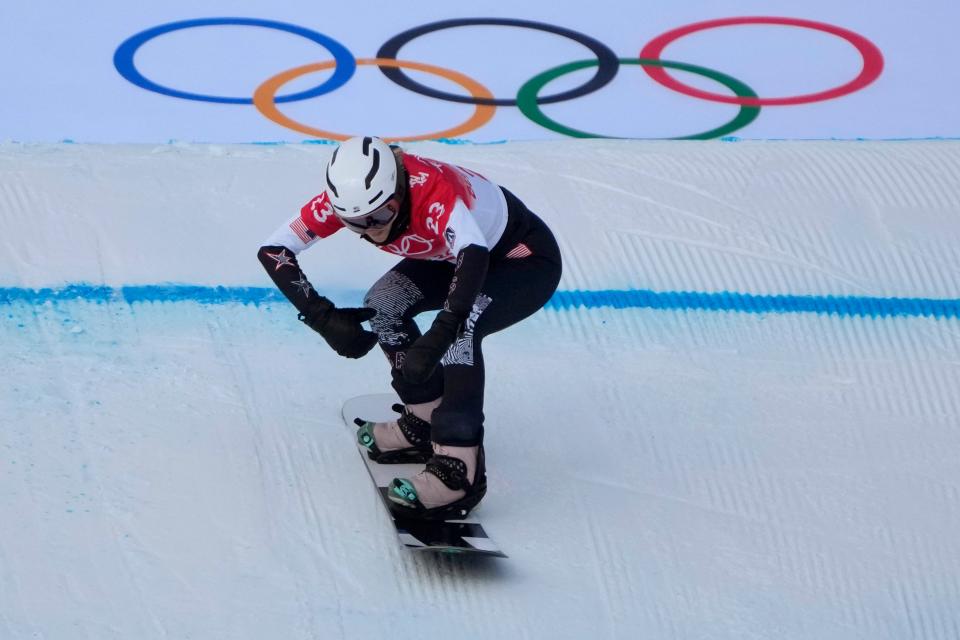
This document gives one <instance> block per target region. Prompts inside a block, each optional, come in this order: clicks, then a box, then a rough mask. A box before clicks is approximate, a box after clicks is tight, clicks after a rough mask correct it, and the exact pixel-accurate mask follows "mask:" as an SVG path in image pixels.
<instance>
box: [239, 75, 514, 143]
mask: <svg viewBox="0 0 960 640" xmlns="http://www.w3.org/2000/svg"><path fill="white" fill-rule="evenodd" d="M356 62H357V64H358V65H361V66H363V65H376V66H378V67H381V68H383V67H394V68H399V67H402V68H405V69H414V70H415V71H422V72H424V73H432V74H434V75H437V76H440V77H441V78H446V79H447V80H450V81H452V82H456V83H457V84H459V85H460V86H462V87H463V88H464V89H466V90H467V91H469V92H470V94H471V95H472V96H474V97H476V98H493V94H492V93H490V90H489V89H487V88H486V87H484V86H483V85H482V84H480V83H479V82H477V81H476V80H473V79H471V78H468V77H467V76H465V75H463V74H462V73H458V72H456V71H451V70H449V69H444V68H442V67H435V66H433V65H430V64H423V63H421V62H406V61H403V60H395V59H389V58H360V59H358V60H357V61H356ZM336 64H337V63H336V61H331V62H318V63H315V64H307V65H303V66H302V67H296V68H294V69H290V70H288V71H284V72H283V73H279V74H277V75H275V76H273V77H272V78H270V79H269V80H267V81H266V82H264V83H263V84H261V85H260V86H259V87H257V90H256V91H255V92H254V93H253V104H254V105H255V106H256V107H257V109H258V110H259V111H260V113H262V114H263V115H265V116H266V117H267V118H269V119H270V120H273V121H274V122H276V123H277V124H280V125H283V126H284V127H287V128H289V129H293V130H294V131H299V132H300V133H306V134H308V135H312V136H318V137H320V138H327V139H330V140H341V141H342V140H346V139H347V138H349V136H346V135H343V134H339V133H333V132H330V131H323V130H322V129H314V128H313V127H308V126H306V125H304V124H300V123H299V122H296V121H295V120H292V119H291V118H288V117H287V116H285V115H283V114H282V113H280V110H279V109H277V107H276V105H275V104H274V101H273V96H274V95H276V93H277V90H278V89H279V88H280V87H281V86H283V85H284V84H286V83H288V82H290V81H291V80H294V79H295V78H299V77H300V76H302V75H306V74H308V73H312V72H314V71H323V70H325V69H330V68H332V67H334V66H335V65H336ZM494 111H495V107H493V106H490V105H484V104H477V105H476V108H475V109H474V112H473V115H472V116H471V117H470V119H469V120H467V121H466V122H464V123H463V124H460V125H458V126H456V127H453V128H452V129H446V130H444V131H437V132H436V133H427V134H423V135H419V136H407V137H394V138H384V140H386V141H387V142H412V141H414V140H433V139H436V138H456V137H457V136H459V135H462V134H464V133H468V132H470V131H473V130H474V129H479V128H480V127H482V126H483V125H485V124H486V123H487V122H489V121H490V119H491V118H492V117H493V114H494Z"/></svg>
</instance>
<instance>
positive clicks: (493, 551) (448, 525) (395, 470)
mask: <svg viewBox="0 0 960 640" xmlns="http://www.w3.org/2000/svg"><path fill="white" fill-rule="evenodd" d="M398 402H400V401H399V400H398V399H397V397H396V396H395V395H392V394H388V393H381V394H371V395H364V396H357V397H356V398H351V399H350V400H347V401H346V402H345V403H344V405H343V422H344V423H345V424H346V426H347V428H348V429H349V430H350V434H351V436H352V439H353V441H354V443H355V446H356V448H357V451H358V453H359V454H360V458H361V459H362V460H363V463H364V465H365V466H366V467H367V471H368V472H369V473H370V478H371V479H372V480H373V484H374V486H375V487H376V489H377V493H378V494H379V496H380V501H381V502H382V503H383V507H384V508H385V509H386V510H387V515H388V516H389V517H390V520H391V521H392V522H393V526H394V528H396V531H397V536H398V537H399V538H400V542H401V543H402V544H403V545H404V546H405V547H406V548H407V549H409V550H411V551H432V552H437V553H464V554H478V555H487V556H497V557H500V558H506V557H507V555H506V554H505V553H503V551H501V550H500V549H499V548H498V547H497V544H496V543H495V542H494V541H493V540H491V539H490V536H488V535H487V532H486V531H485V530H484V528H483V525H482V524H481V523H480V520H479V519H478V518H477V517H476V515H474V513H472V512H471V513H470V514H469V515H468V516H467V517H466V518H464V519H462V520H421V519H417V518H404V517H401V516H398V515H396V514H395V513H394V512H393V511H391V509H390V504H391V503H390V499H389V498H388V497H387V491H388V490H389V486H390V483H391V482H392V481H393V479H394V478H409V477H411V476H413V475H414V474H416V473H417V472H418V471H420V470H421V469H422V468H423V465H422V464H377V463H376V462H374V461H373V460H370V458H368V457H367V450H366V448H364V447H363V445H361V444H360V443H358V442H357V441H356V431H357V425H356V424H355V423H354V421H353V420H354V418H360V419H361V420H365V421H368V422H387V421H389V420H395V419H396V418H397V416H398V414H397V413H396V412H395V411H394V410H393V409H392V408H391V407H392V406H393V405H394V404H395V403H398Z"/></svg>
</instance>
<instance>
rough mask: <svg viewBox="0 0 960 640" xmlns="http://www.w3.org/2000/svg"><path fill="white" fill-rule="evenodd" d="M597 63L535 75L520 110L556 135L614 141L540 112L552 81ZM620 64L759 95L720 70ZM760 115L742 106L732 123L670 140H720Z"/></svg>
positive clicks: (643, 61) (642, 61)
mask: <svg viewBox="0 0 960 640" xmlns="http://www.w3.org/2000/svg"><path fill="white" fill-rule="evenodd" d="M597 64H598V61H597V60H580V61H578V62H571V63H569V64H564V65H560V66H559V67H554V68H553V69H548V70H547V71H544V72H543V73H541V74H539V75H536V76H534V77H533V78H531V79H530V80H528V81H527V82H526V84H524V85H523V86H522V87H520V91H519V92H517V106H518V107H519V108H520V111H521V112H523V115H525V116H526V117H527V118H529V119H530V120H532V121H533V122H535V123H537V124H539V125H540V126H541V127H544V128H545V129H549V130H551V131H554V132H556V133H561V134H563V135H565V136H570V137H571V138H611V137H614V136H603V135H599V134H596V133H588V132H586V131H580V130H579V129H573V128H571V127H567V126H565V125H562V124H560V123H559V122H557V121H556V120H552V119H551V118H548V117H547V116H546V114H544V113H543V111H542V110H541V109H540V105H539V104H538V102H537V100H538V98H537V96H538V94H539V93H540V91H541V90H542V89H543V88H544V87H545V86H546V85H547V84H548V83H549V82H551V81H553V80H556V79H557V78H559V77H560V76H564V75H566V74H568V73H572V72H574V71H579V70H580V69H586V68H588V67H595V66H597ZM620 64H635V65H638V66H653V67H666V68H668V69H677V70H679V71H688V72H690V73H696V74H697V75H701V76H704V77H706V78H710V79H711V80H716V81H717V82H719V83H720V84H722V85H724V86H725V87H727V88H728V89H730V90H731V91H733V93H734V94H735V95H736V96H737V97H738V98H756V97H757V94H756V92H755V91H754V90H753V89H751V88H750V87H748V86H747V85H745V84H744V83H742V82H740V81H739V80H737V79H736V78H731V77H730V76H728V75H726V74H723V73H720V72H719V71H714V70H712V69H706V68H704V67H698V66H696V65H693V64H684V63H683V62H670V61H668V60H653V59H651V58H620ZM758 115H760V107H756V106H753V107H750V106H746V105H741V106H740V111H739V112H738V113H737V115H736V117H734V119H733V120H731V121H730V122H728V123H726V124H724V125H722V126H719V127H717V128H716V129H711V130H710V131H704V132H703V133H697V134H694V135H691V136H682V137H678V138H669V139H670V140H710V139H712V138H720V137H723V136H725V135H728V134H730V133H733V132H734V131H736V130H738V129H742V128H743V127H745V126H747V125H748V124H750V123H751V122H753V121H754V120H756V118H757V116H758Z"/></svg>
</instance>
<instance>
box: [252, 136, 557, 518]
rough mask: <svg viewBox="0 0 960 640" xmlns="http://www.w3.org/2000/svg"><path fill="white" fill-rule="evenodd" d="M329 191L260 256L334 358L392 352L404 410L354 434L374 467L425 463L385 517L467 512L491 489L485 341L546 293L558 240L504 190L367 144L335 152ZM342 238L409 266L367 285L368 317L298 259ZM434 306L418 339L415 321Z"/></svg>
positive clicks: (397, 491)
mask: <svg viewBox="0 0 960 640" xmlns="http://www.w3.org/2000/svg"><path fill="white" fill-rule="evenodd" d="M325 183H326V188H325V190H324V192H323V193H321V194H320V195H318V196H316V197H315V198H313V199H312V200H311V201H310V202H308V203H307V204H306V205H304V207H303V208H302V209H301V210H300V213H299V214H298V215H296V216H294V217H293V219H292V220H290V221H289V222H288V223H286V224H284V225H282V226H281V227H280V228H279V229H277V230H276V231H275V232H274V233H273V235H271V236H270V237H269V238H268V239H267V241H266V243H265V244H264V245H263V246H262V247H260V250H259V252H258V254H257V257H258V258H259V260H260V262H261V263H262V264H263V266H264V268H265V269H266V270H267V273H268V274H270V277H271V278H272V279H273V281H274V283H275V284H276V286H277V287H278V288H279V289H280V290H281V291H282V292H283V294H284V295H285V296H286V297H287V298H288V299H289V300H290V302H292V303H293V305H294V306H295V307H296V308H297V309H298V310H299V312H300V313H299V318H300V320H302V321H303V322H304V323H305V324H306V325H307V326H309V327H310V328H311V329H313V330H314V331H316V332H317V333H319V334H320V335H321V336H322V337H323V338H324V340H326V342H327V343H328V344H329V345H330V346H331V347H332V348H333V350H334V351H336V352H337V353H338V354H340V355H341V356H344V357H347V358H360V357H363V356H364V355H366V354H367V353H368V352H369V351H370V350H371V349H372V348H373V346H374V345H375V344H377V343H379V345H380V348H381V349H382V350H383V352H384V353H385V354H386V356H387V359H388V360H389V362H390V366H391V375H392V386H393V388H394V390H395V391H396V392H397V394H398V395H399V396H400V399H401V400H402V401H403V403H404V405H402V406H401V405H397V407H396V408H397V409H398V411H399V413H400V416H399V417H398V418H397V419H396V420H394V421H391V422H383V423H376V424H374V423H369V422H367V423H362V424H360V428H359V430H358V433H357V437H358V438H359V440H360V443H361V444H362V445H364V446H365V447H366V449H367V451H368V455H369V456H370V458H371V459H373V460H375V461H376V462H379V463H383V464H389V463H397V462H418V463H425V467H424V469H423V470H422V471H420V472H419V473H417V474H416V475H414V476H413V477H412V478H397V479H395V480H394V481H393V483H392V485H391V488H390V491H389V498H390V500H391V501H392V505H391V506H392V507H393V510H394V511H395V512H398V513H399V514H400V515H405V516H408V517H419V518H443V517H445V516H447V515H451V514H456V513H458V512H460V513H465V512H467V511H469V510H470V509H472V508H473V507H474V506H476V504H477V503H478V502H480V500H481V498H483V495H484V493H485V492H486V465H485V460H484V450H483V436H484V429H483V421H484V416H483V390H484V365H483V355H482V353H481V343H482V341H483V338H484V337H485V336H487V335H489V334H491V333H494V332H496V331H500V330H501V329H504V328H506V327H508V326H510V325H512V324H514V323H516V322H518V321H520V320H522V319H524V318H526V317H528V316H530V315H531V314H533V313H534V312H536V311H537V310H538V309H540V308H541V307H542V306H543V305H544V304H545V303H546V302H547V300H548V299H549V298H550V296H551V295H553V292H554V291H555V290H556V288H557V284H558V283H559V281H560V273H561V258H560V251H559V248H558V247H557V243H556V240H555V239H554V237H553V234H552V233H551V231H550V229H549V228H548V227H547V225H546V224H544V222H543V221H542V220H541V219H540V218H538V217H537V216H536V215H535V214H533V213H532V212H531V211H530V210H528V209H527V207H526V206H525V205H524V204H523V203H522V202H521V201H520V199H519V198H517V197H516V196H515V195H513V194H512V193H510V192H509V191H507V190H506V189H504V188H502V187H500V186H498V185H496V184H494V183H493V182H491V181H489V180H487V179H486V178H484V177H483V176H481V175H479V174H477V173H475V172H473V171H470V170H468V169H464V168H462V167H458V166H454V165H451V164H447V163H443V162H438V161H436V160H432V159H428V158H422V157H419V156H417V155H413V154H410V153H405V152H403V151H402V150H401V149H400V148H398V147H396V146H390V145H388V144H386V143H385V142H384V141H383V140H381V139H379V138H375V137H369V136H367V137H356V138H351V139H349V140H347V141H345V142H343V143H342V144H340V145H339V147H338V148H337V149H336V150H335V151H334V152H333V155H332V156H331V158H330V160H329V162H328V164H327V168H326V175H325ZM343 228H346V229H349V230H350V231H353V232H354V233H357V234H359V235H360V237H361V238H362V239H363V240H365V241H367V242H369V243H370V244H372V245H374V246H376V247H379V248H380V249H382V250H384V251H389V252H390V253H393V254H395V255H397V256H400V257H402V258H403V259H402V260H400V262H398V263H397V264H396V265H395V266H394V267H393V268H392V269H390V270H389V271H388V272H387V273H386V274H384V275H383V276H382V277H381V278H380V279H379V280H378V281H377V282H376V283H374V285H373V286H372V287H371V288H370V290H369V291H368V292H367V294H366V296H365V297H364V303H363V304H364V307H363V308H346V309H344V308H338V307H336V306H335V305H334V304H333V303H332V302H331V301H330V300H328V299H327V298H325V297H323V296H321V295H319V294H318V293H317V292H316V291H315V290H314V289H313V287H312V286H311V284H310V282H309V281H308V280H307V277H306V275H305V274H304V273H303V271H302V270H301V269H300V266H299V264H298V263H297V258H296V256H297V254H298V253H300V252H301V251H303V250H304V249H306V248H307V247H309V246H311V245H313V244H314V243H315V242H317V241H318V240H319V239H321V238H325V237H328V236H330V235H332V234H333V233H336V232H337V231H339V230H340V229H343ZM433 310H439V313H437V315H436V318H435V319H434V320H433V324H432V325H431V327H430V329H429V330H428V331H426V332H425V333H423V334H422V335H421V332H420V330H419V329H418V327H417V325H416V323H415V322H414V317H415V316H416V315H417V314H419V313H421V312H424V311H433ZM366 321H369V322H370V327H371V329H372V331H368V330H366V329H365V328H364V326H363V324H362V323H363V322H366ZM358 423H360V421H358Z"/></svg>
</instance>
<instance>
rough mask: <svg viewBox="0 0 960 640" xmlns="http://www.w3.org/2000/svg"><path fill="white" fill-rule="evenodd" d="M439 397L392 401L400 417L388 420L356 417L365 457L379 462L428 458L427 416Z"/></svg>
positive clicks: (428, 428)
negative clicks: (420, 401)
mask: <svg viewBox="0 0 960 640" xmlns="http://www.w3.org/2000/svg"><path fill="white" fill-rule="evenodd" d="M439 404H440V398H437V399H436V400H432V401H430V402H424V403H422V404H408V405H406V406H404V405H402V404H395V405H393V410H394V411H396V412H397V413H399V414H400V417H399V418H397V419H396V420H391V421H390V422H367V421H366V420H362V419H360V418H355V419H354V422H355V423H356V425H357V426H358V427H360V428H359V429H357V441H358V442H359V443H360V444H361V445H363V446H364V447H366V449H367V457H368V458H370V459H371V460H373V461H374V462H377V463H380V464H401V463H423V462H426V461H427V460H429V459H430V457H431V456H432V455H433V450H432V449H431V448H430V416H431V415H432V414H433V410H434V409H436V408H437V405H439Z"/></svg>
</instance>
